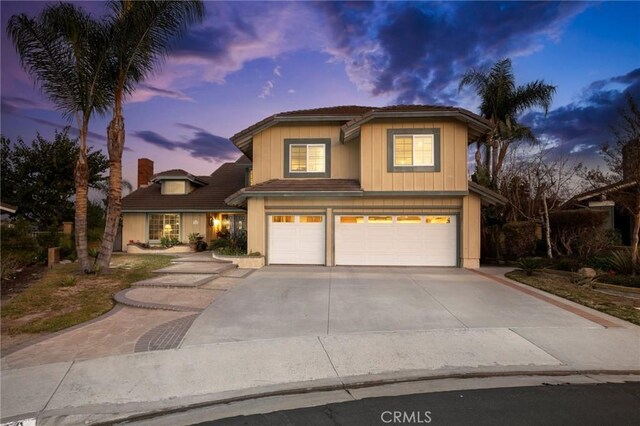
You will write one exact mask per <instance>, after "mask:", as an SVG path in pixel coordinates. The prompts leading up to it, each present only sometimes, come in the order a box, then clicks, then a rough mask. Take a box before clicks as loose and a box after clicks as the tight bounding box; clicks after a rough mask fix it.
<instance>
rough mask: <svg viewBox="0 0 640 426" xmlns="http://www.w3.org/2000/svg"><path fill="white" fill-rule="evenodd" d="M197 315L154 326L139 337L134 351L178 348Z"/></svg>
mask: <svg viewBox="0 0 640 426" xmlns="http://www.w3.org/2000/svg"><path fill="white" fill-rule="evenodd" d="M197 317H198V314H194V315H189V316H186V317H183V318H178V319H176V320H172V321H168V322H165V323H164V324H160V325H159V326H157V327H154V328H152V329H151V330H149V331H148V332H146V333H145V334H143V335H142V337H140V338H139V339H138V341H137V342H136V345H135V349H134V352H149V351H161V350H164V349H175V348H177V347H178V346H179V345H180V342H182V339H183V337H184V335H185V334H187V331H189V328H190V327H191V324H193V321H195V319H196V318H197Z"/></svg>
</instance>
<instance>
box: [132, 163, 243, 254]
mask: <svg viewBox="0 0 640 426" xmlns="http://www.w3.org/2000/svg"><path fill="white" fill-rule="evenodd" d="M250 164H251V163H250V161H249V159H248V158H246V157H245V156H242V157H240V158H239V159H238V160H237V161H236V162H234V163H225V164H223V165H222V166H220V167H219V168H218V169H217V170H216V171H215V172H213V173H212V174H211V175H210V176H194V175H192V174H190V173H188V172H186V171H184V170H180V169H175V170H168V171H164V172H162V173H157V174H155V175H154V173H153V161H151V160H149V159H146V158H141V159H139V160H138V187H137V189H136V190H135V191H133V192H132V193H131V194H129V195H127V196H126V197H124V198H123V199H122V218H123V224H122V240H123V241H124V243H125V244H123V246H125V247H126V244H127V243H128V242H130V241H134V242H141V243H149V244H159V243H160V239H161V238H162V237H163V236H166V237H169V238H177V239H178V240H180V241H181V242H183V243H186V242H188V239H189V234H191V233H194V232H197V233H199V234H200V235H202V236H203V237H204V238H205V241H206V242H209V241H210V240H212V239H214V238H216V235H217V233H218V232H219V231H225V230H226V231H230V232H235V231H237V230H241V229H245V228H246V221H247V219H246V211H245V209H243V208H238V207H234V206H230V205H228V204H226V203H225V198H227V197H228V196H229V195H230V194H232V193H234V192H236V191H238V190H239V189H241V188H243V187H245V186H246V185H247V183H248V173H249V167H250Z"/></svg>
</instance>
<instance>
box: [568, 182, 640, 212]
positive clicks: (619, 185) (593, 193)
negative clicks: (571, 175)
mask: <svg viewBox="0 0 640 426" xmlns="http://www.w3.org/2000/svg"><path fill="white" fill-rule="evenodd" d="M633 185H638V182H637V181H630V182H624V181H620V182H615V183H612V184H609V185H605V186H601V187H600V188H596V189H591V190H589V191H585V192H582V193H580V194H578V195H574V196H573V197H572V198H571V199H569V200H567V202H565V203H564V204H563V205H562V207H566V206H568V205H571V204H575V203H580V202H582V201H586V200H588V199H590V198H594V197H598V196H602V195H606V194H608V193H609V192H615V191H619V190H621V189H626V188H630V187H632V186H633Z"/></svg>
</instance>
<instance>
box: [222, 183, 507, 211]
mask: <svg viewBox="0 0 640 426" xmlns="http://www.w3.org/2000/svg"><path fill="white" fill-rule="evenodd" d="M469 192H472V193H476V194H478V195H479V196H480V197H481V198H482V201H483V202H484V203H485V204H489V205H504V204H506V203H507V199H506V198H504V197H503V196H502V195H500V194H498V193H497V192H495V191H492V190H490V189H488V188H485V187H484V186H482V185H478V184H477V183H474V182H469ZM385 195H392V196H396V197H402V196H415V195H416V193H413V192H411V191H408V192H406V195H405V194H404V193H403V192H401V191H400V192H395V193H393V194H391V193H386V192H375V191H374V192H367V191H364V190H363V189H362V188H361V187H360V182H359V181H357V180H354V179H271V180H267V181H265V182H261V183H258V184H256V185H253V186H249V187H247V188H242V189H240V190H238V191H237V192H235V193H234V194H232V195H230V196H229V197H228V198H227V199H226V203H227V204H229V205H234V206H244V204H245V202H246V199H247V198H249V197H269V196H277V197H336V196H342V197H362V196H385ZM419 195H421V196H425V195H426V196H428V195H429V191H423V192H420V194H419ZM434 195H438V196H440V195H442V194H436V193H434ZM447 195H450V196H464V195H467V192H466V191H452V192H451V193H449V194H447Z"/></svg>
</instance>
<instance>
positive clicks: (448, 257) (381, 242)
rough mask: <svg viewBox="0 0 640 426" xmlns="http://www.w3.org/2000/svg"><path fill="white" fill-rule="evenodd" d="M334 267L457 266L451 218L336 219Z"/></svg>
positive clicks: (383, 217)
mask: <svg viewBox="0 0 640 426" xmlns="http://www.w3.org/2000/svg"><path fill="white" fill-rule="evenodd" d="M335 233H336V234H335V258H336V265H402V266H456V265H457V263H458V262H457V250H458V241H457V240H458V238H457V224H456V216H454V215H402V216H400V215H399V216H389V215H360V216H358V215H348V216H347V215H345V216H336V224H335Z"/></svg>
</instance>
